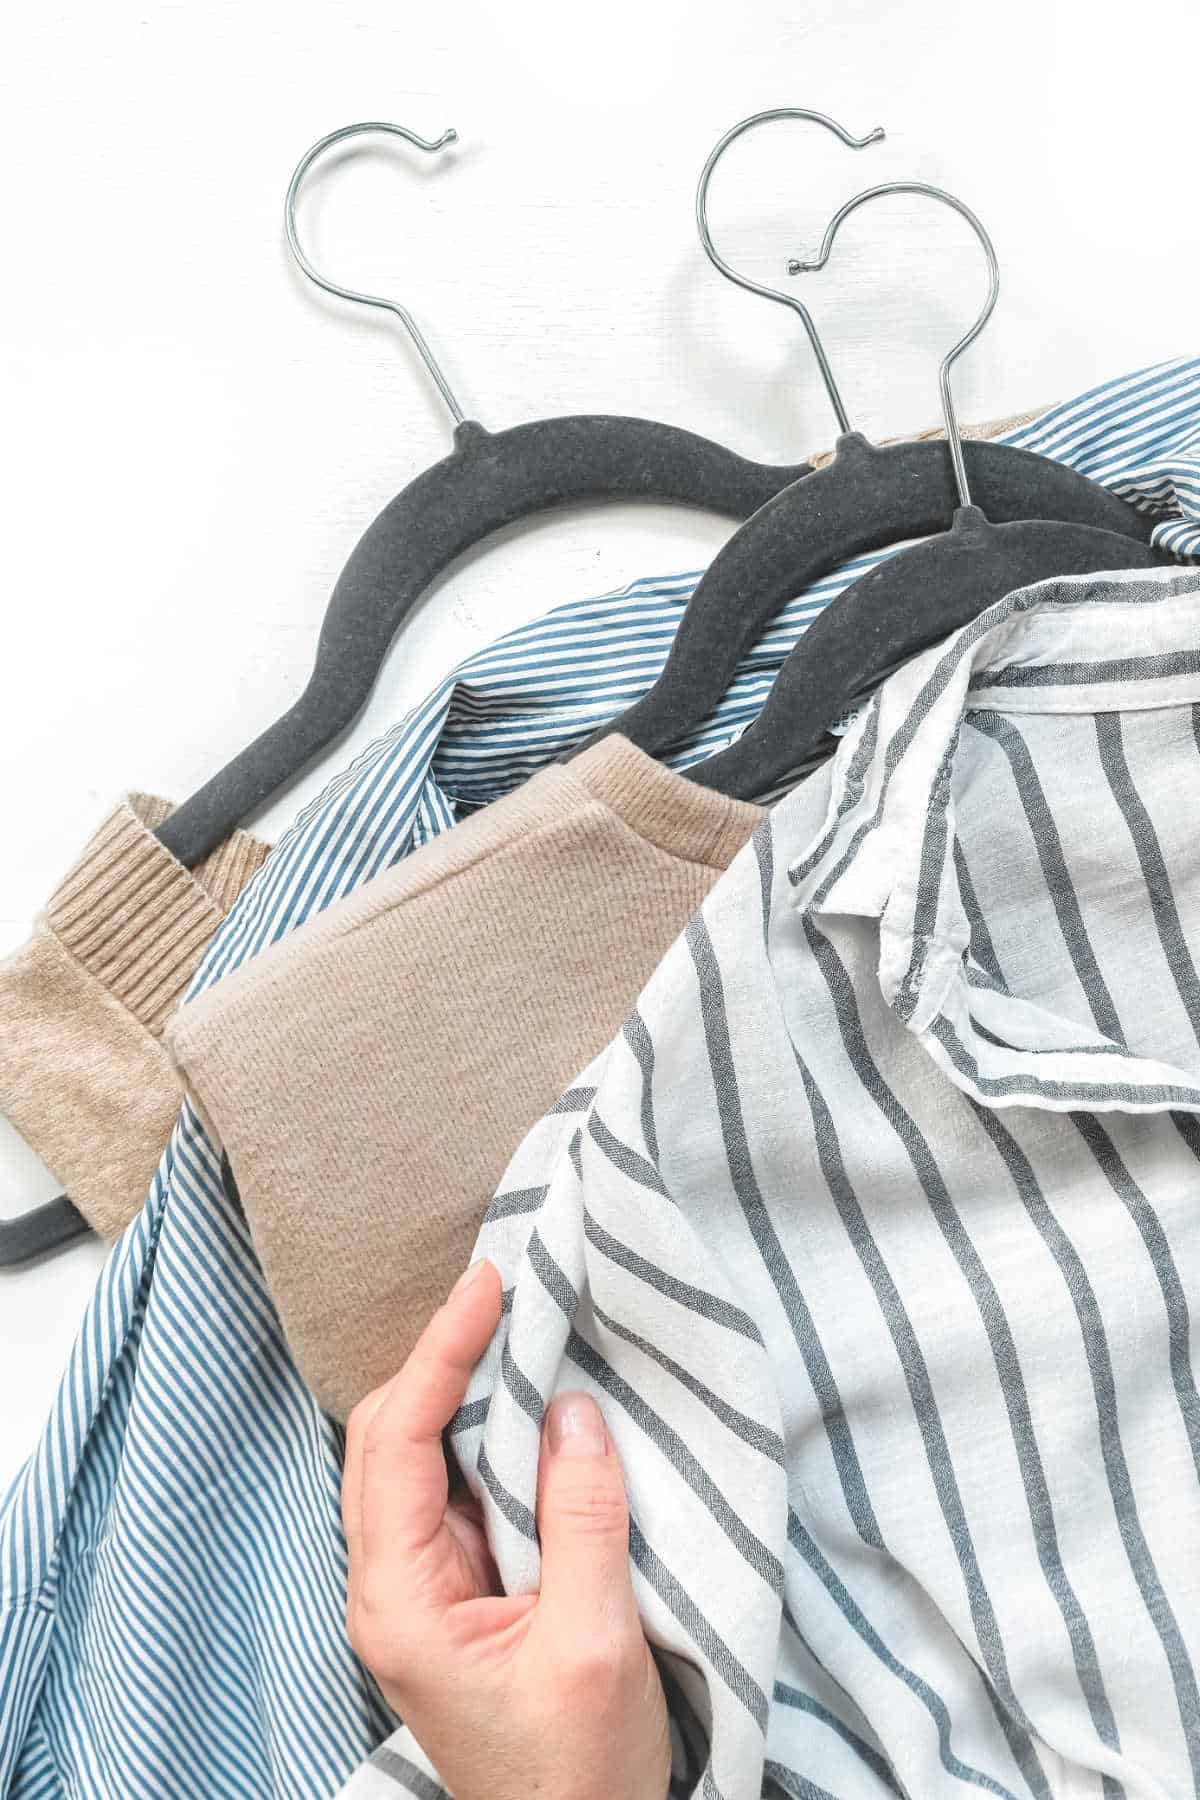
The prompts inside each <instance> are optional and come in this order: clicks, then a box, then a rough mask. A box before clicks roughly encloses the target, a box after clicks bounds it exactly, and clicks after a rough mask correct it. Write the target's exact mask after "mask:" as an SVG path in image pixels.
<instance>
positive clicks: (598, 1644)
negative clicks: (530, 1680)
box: [557, 1630, 643, 1697]
mask: <svg viewBox="0 0 1200 1800" xmlns="http://www.w3.org/2000/svg"><path fill="white" fill-rule="evenodd" d="M642 1659H643V1651H642V1645H641V1643H640V1641H634V1640H632V1639H631V1638H629V1637H627V1636H625V1635H624V1634H622V1633H619V1632H616V1631H613V1630H597V1631H594V1632H592V1633H590V1634H589V1635H588V1636H586V1637H582V1638H580V1640H579V1641H577V1642H576V1643H573V1644H572V1645H571V1647H570V1648H569V1649H568V1650H567V1651H566V1652H565V1653H564V1654H563V1656H562V1658H561V1660H560V1663H559V1666H558V1670H557V1675H558V1680H559V1683H560V1685H561V1687H562V1689H563V1690H564V1692H565V1694H566V1695H567V1696H568V1697H570V1696H573V1695H577V1694H579V1693H580V1692H581V1691H585V1690H586V1691H588V1692H590V1693H591V1694H592V1695H593V1696H595V1695H596V1694H597V1693H603V1692H610V1693H612V1692H618V1691H623V1690H624V1689H625V1688H626V1687H627V1686H628V1684H629V1682H630V1680H631V1679H632V1678H634V1677H635V1676H636V1675H637V1673H638V1671H639V1669H640V1667H641V1663H642Z"/></svg>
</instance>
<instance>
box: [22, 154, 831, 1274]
mask: <svg viewBox="0 0 1200 1800" xmlns="http://www.w3.org/2000/svg"><path fill="white" fill-rule="evenodd" d="M363 132H386V133H390V134H392V135H394V136H397V137H401V138H404V139H405V140H406V141H407V142H409V143H412V144H415V145H416V146H417V147H418V148H420V149H422V150H428V151H434V150H438V149H440V148H441V147H442V146H443V145H445V144H447V143H450V142H453V141H454V137H455V134H454V133H453V132H452V131H450V132H446V133H444V134H443V136H442V137H441V138H439V139H437V140H436V141H435V142H429V141H428V140H426V139H424V138H419V137H417V136H415V134H413V133H412V132H410V131H408V130H406V129H405V128H404V127H403V126H398V125H388V124H382V123H376V122H370V123H366V124H356V125H349V126H344V127H342V128H341V129H340V130H338V131H334V132H331V133H329V135H328V136H327V137H324V138H322V139H321V140H320V141H319V142H318V143H316V144H314V145H313V146H312V148H311V149H310V150H309V151H308V152H307V153H306V154H305V156H304V157H302V159H301V161H300V163H299V164H298V165H297V168H296V171H295V173H294V174H293V176H292V181H291V185H290V186H289V189H288V196H287V205H286V208H285V223H286V228H287V234H288V241H289V243H290V245H291V249H292V252H293V254H294V255H295V257H296V260H297V261H298V263H299V264H300V267H301V268H302V269H303V270H304V272H305V274H306V275H308V276H309V277H310V279H311V280H313V281H314V282H316V283H317V285H318V286H319V287H322V288H324V289H325V290H326V291H327V292H330V293H333V294H335V295H337V296H338V297H339V298H342V299H347V300H355V301H360V302H361V303H363V304H364V305H368V306H373V307H379V308H382V309H383V310H385V311H388V312H390V313H392V314H393V315H394V316H395V317H396V318H398V319H399V320H400V322H401V323H402V324H403V325H404V327H405V329H406V330H407V331H408V332H409V334H410V335H411V337H412V339H413V342H414V343H415V344H416V347H417V349H418V351H419V353H420V355H421V357H422V359H423V361H424V362H425V364H426V366H427V368H428V369H429V371H430V373H431V375H432V376H433V379H434V381H435V382H436V383H437V386H438V389H439V391H440V392H441V394H442V396H443V398H444V399H445V401H446V403H447V405H448V407H449V408H450V411H451V413H452V415H453V418H454V421H455V430H454V448H453V450H452V451H451V453H450V455H449V456H447V457H445V458H444V459H443V460H442V461H441V462H439V463H436V464H434V466H433V467H432V468H430V469H427V470H425V472H424V473H423V474H421V475H418V476H417V478H416V479H415V480H414V481H412V482H410V484H409V485H408V486H407V487H406V488H405V489H404V490H403V492H402V493H400V494H398V495H397V496H396V498H395V499H394V500H393V501H391V503H390V504H389V505H388V506H386V507H385V508H384V510H383V512H381V513H380V515H379V517H378V518H377V519H376V520H375V522H374V523H373V524H372V525H371V526H370V527H369V528H368V530H367V531H366V532H365V533H364V535H363V536H362V538H361V539H360V540H359V542H358V544H357V546H356V548H355V549H354V551H353V552H352V554H351V556H350V559H349V561H348V562H347V564H346V566H345V568H344V569H343V571H342V574H341V576H340V578H339V579H338V582H337V585H336V587H335V588H334V591H333V595H332V598H331V600H330V602H329V606H328V609H327V611H326V614H325V618H324V621H323V623H322V626H321V633H320V638H319V641H318V644H317V653H316V660H315V663H314V666H313V671H312V674H311V676H310V677H309V680H308V683H307V685H306V686H305V689H304V692H303V693H302V694H301V695H300V697H299V699H298V700H296V701H295V703H294V704H293V705H292V706H291V707H289V709H288V711H287V712H286V713H284V714H283V716H282V718H280V719H277V720H276V722H275V723H274V724H273V725H271V726H269V727H268V728H267V730H266V731H264V732H263V733H262V735H261V736H259V737H258V738H256V739H255V740H254V742H253V743H251V744H250V745H249V746H248V747H247V748H246V749H245V750H243V751H241V752H240V753H239V754H238V755H237V756H235V757H234V759H233V761H232V762H230V763H228V764H226V766H225V767H224V768H223V769H221V770H220V771H219V772H218V773H217V774H216V775H214V776H213V777H212V778H211V780H209V781H208V782H206V783H205V785H204V786H203V787H202V788H201V789H200V790H199V791H198V792H197V793H195V794H193V795H192V797H191V798H190V799H189V800H185V801H184V803H183V804H182V806H180V807H179V808H177V810H176V811H175V812H173V813H172V814H171V816H170V818H169V819H167V820H166V822H165V823H164V824H163V825H161V826H160V827H159V829H158V832H157V836H158V837H159V839H160V840H161V842H162V843H163V844H165V845H166V847H167V848H168V849H169V850H170V851H171V852H172V854H173V855H175V856H176V857H178V859H179V860H180V861H181V862H182V863H184V864H185V865H186V866H187V867H189V868H194V867H195V866H196V865H197V864H199V863H200V862H202V861H203V860H204V858H205V857H206V856H208V855H209V854H210V853H211V852H212V851H213V850H214V849H215V848H216V847H217V845H218V844H219V843H221V842H222V840H223V839H225V838H226V837H228V835H229V833H230V832H231V831H233V830H234V829H235V828H236V827H237V826H238V825H239V824H241V823H242V821H243V820H244V819H245V818H246V817H247V816H248V815H249V814H250V813H252V812H253V811H254V810H255V809H256V808H257V807H259V806H261V805H262V803H263V802H264V801H265V800H267V799H269V798H270V796H271V795H272V794H275V793H276V792H278V790H279V789H280V788H281V787H283V786H284V785H285V784H286V783H287V782H289V781H291V780H293V779H294V778H295V777H296V776H297V775H299V774H300V773H301V771H302V770H303V769H304V768H305V767H306V765H307V764H308V763H310V762H311V761H312V760H313V758H314V757H316V756H317V755H318V754H319V753H320V752H321V751H322V750H324V749H325V748H326V747H327V746H328V745H329V744H330V743H332V742H333V740H334V739H335V738H337V737H338V736H340V734H341V733H342V732H343V731H345V730H346V729H347V727H348V726H350V725H351V724H352V723H353V721H354V720H355V718H356V717H357V716H358V714H359V713H360V712H361V710H362V708H363V706H364V705H365V704H366V702H367V699H368V698H369V696H370V693H371V689H372V687H373V686H374V683H375V680H376V677H377V676H378V674H379V671H380V669H381V668H382V666H383V663H384V660H385V658H386V656H387V653H388V650H389V648H390V647H391V644H392V641H393V639H394V638H395V636H396V633H397V632H398V631H399V629H400V627H401V625H402V624H403V623H404V621H405V619H406V618H407V617H408V616H409V614H410V613H411V612H412V611H413V609H414V608H415V607H416V606H417V604H418V602H419V601H420V599H421V597H422V595H423V594H424V593H425V592H426V591H427V590H428V589H429V587H430V585H431V584H432V583H433V582H434V581H435V580H436V579H437V577H438V576H439V575H441V574H442V573H443V572H444V571H445V570H446V569H447V568H448V567H449V566H450V564H451V563H452V562H453V561H454V560H455V558H456V557H458V556H460V555H462V553H463V552H464V551H466V550H469V549H471V548H473V547H474V546H475V545H477V544H480V543H482V542H483V541H484V539H486V538H488V537H490V536H491V535H492V534H493V533H494V532H497V531H499V530H501V529H502V528H503V527H504V526H506V525H511V524H513V523H514V522H516V521H517V520H520V519H526V518H532V517H534V516H535V515H536V514H539V513H542V512H544V511H546V510H548V509H549V508H551V507H554V506H559V505H567V504H571V503H579V502H582V501H602V500H658V501H674V502H678V503H680V504H683V505H688V506H695V507H703V508H705V509H707V510H708V511H711V512H716V513H720V514H723V515H725V516H726V517H728V518H731V519H746V518H749V517H750V515H751V514H752V513H754V512H755V511H756V510H757V509H758V508H759V507H760V506H762V504H763V503H764V501H766V500H769V499H770V498H771V497H772V496H773V495H774V494H777V493H778V492H779V491H780V489H782V488H785V487H787V486H789V485H790V484H791V483H792V482H794V481H796V480H797V479H798V478H799V477H800V476H803V475H806V474H808V473H809V471H810V465H809V464H808V463H795V464H789V465H775V464H767V463H756V462H751V461H749V460H748V459H747V458H745V457H742V456H739V455H737V454H736V452H734V451H733V450H729V449H727V448H726V447H725V446H724V445H721V444H716V443H713V442H712V441H711V440H709V439H707V438H703V437H699V436H697V435H696V434H695V433H694V432H690V431H685V430H683V429H682V428H681V427H679V426H675V425H666V424H660V423H658V422H656V421H654V420H651V419H637V418H624V417H620V416H610V415H607V414H581V415H576V416H571V417H564V418H550V419H538V420H535V421H533V422H532V423H530V424H524V425H515V426H512V427H510V428H509V429H508V430H506V431H500V432H496V433H492V432H489V431H486V430H485V429H484V427H483V426H482V425H480V424H478V423H476V422H475V421H474V420H469V419H466V418H464V416H463V412H462V408H461V407H460V406H459V404H458V401H457V400H456V398H455V396H454V394H453V392H452V391H451V389H450V386H449V384H448V382H447V380H446V377H445V375H444V374H443V372H442V370H441V368H440V367H439V365H438V364H437V362H436V360H435V359H434V357H433V354H432V352H431V351H430V349H429V346H428V344H427V343H426V341H425V339H424V337H423V335H422V334H421V331H420V329H419V327H418V326H417V324H416V322H415V320H413V318H412V317H411V315H410V314H409V313H408V312H407V310H406V309H405V308H404V307H402V306H399V305H397V304H396V303H395V302H393V301H389V300H382V299H378V298H376V297H375V296H373V295H369V294H360V293H356V292H354V291H353V290H351V289H348V288H343V287H339V286H337V285H336V284H335V283H333V282H330V281H327V280H326V279H325V277H324V276H323V275H321V274H319V273H318V272H317V270H316V269H315V268H314V267H313V266H312V264H311V262H310V261H309V259H308V257H307V255H306V254H305V252H304V250H303V248H302V246H301V244H300V242H299V239H298V237H297V234H296V224H295V201H296V195H297V193H298V191H299V188H300V184H301V182H302V181H303V179H304V176H305V175H306V173H307V172H308V169H309V168H310V166H311V165H312V163H313V162H314V161H315V160H316V159H317V157H319V156H320V155H321V154H322V153H323V152H324V151H326V150H328V149H330V148H331V147H332V146H333V145H335V144H338V143H341V142H343V141H344V140H345V139H347V138H350V137H356V136H358V135H360V134H361V133H363ZM87 1229H88V1227H87V1224H86V1221H85V1220H84V1219H83V1217H82V1215H81V1214H80V1213H79V1212H78V1210H77V1209H76V1208H75V1207H74V1206H73V1205H72V1204H71V1202H70V1200H69V1199H67V1197H66V1196H65V1195H64V1196H61V1197H60V1198H58V1199H56V1200H52V1201H50V1202H49V1203H48V1204H47V1205H46V1206H44V1207H39V1208H37V1209H35V1210H34V1211H32V1212H30V1213H27V1214H25V1215H24V1216H23V1217H21V1218H18V1219H14V1220H2V1221H0V1267H4V1266H6V1265H10V1264H14V1263H17V1262H23V1261H27V1260H28V1259H29V1258H31V1257H33V1256H35V1255H40V1254H42V1253H44V1252H46V1251H48V1250H51V1249H56V1248H58V1247H60V1246H61V1245H63V1244H66V1243H69V1242H70V1241H71V1240H72V1238H75V1237H79V1236H81V1235H82V1234H83V1233H85V1232H86V1231H87Z"/></svg>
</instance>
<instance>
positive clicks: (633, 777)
mask: <svg viewBox="0 0 1200 1800" xmlns="http://www.w3.org/2000/svg"><path fill="white" fill-rule="evenodd" d="M561 772H562V773H563V774H565V775H566V776H567V777H568V778H569V779H572V780H574V781H577V782H578V783H579V784H580V786H582V787H584V788H586V789H587V791H588V793H589V794H590V795H591V797H592V799H593V800H597V801H599V803H600V804H601V805H602V806H605V807H607V808H608V810H609V811H610V812H612V813H615V814H616V815H617V817H618V818H620V819H621V820H622V822H623V823H624V824H625V825H627V826H628V827H629V828H630V830H631V831H635V832H636V833H637V834H638V836H639V837H642V838H645V839H646V840H647V841H648V842H649V843H652V844H655V845H657V847H658V848H659V849H660V850H665V851H666V852H667V853H668V854H669V855H671V856H678V857H681V858H682V859H683V860H685V861H687V862H694V863H702V864H704V865H705V866H706V867H708V868H712V869H722V870H723V869H727V868H728V867H729V865H730V863H731V862H732V861H733V859H734V857H735V856H736V855H737V854H738V852H739V850H742V849H743V848H744V847H745V845H746V843H747V842H748V840H749V839H750V837H751V835H752V833H753V832H754V831H755V829H756V828H757V827H758V826H759V825H760V824H761V823H762V821H763V819H764V818H765V817H766V813H765V811H764V809H763V808H762V807H761V806H755V805H754V804H753V803H752V802H751V801H747V800H732V799H730V798H729V797H728V795H725V794H717V793H714V792H713V790H712V789H711V788H706V787H701V786H700V784H699V783H698V782H695V781H689V780H688V778H687V776H686V775H681V774H679V773H678V771H677V770H675V769H670V768H667V767H666V765H665V764H664V763H660V762H656V761H655V760H654V758H653V757H652V756H648V755H647V754H646V752H645V751H644V750H640V749H639V748H638V746H637V745H636V744H634V743H631V742H630V740H629V739H628V738H625V737H621V736H619V735H618V734H616V733H613V734H612V735H611V736H609V737H605V738H601V739H600V741H599V742H598V743H596V744H592V745H590V746H589V747H588V748H587V749H586V750H584V751H582V752H581V753H580V754H579V755H578V756H576V757H574V758H573V759H572V761H571V762H570V763H568V764H565V765H561Z"/></svg>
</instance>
